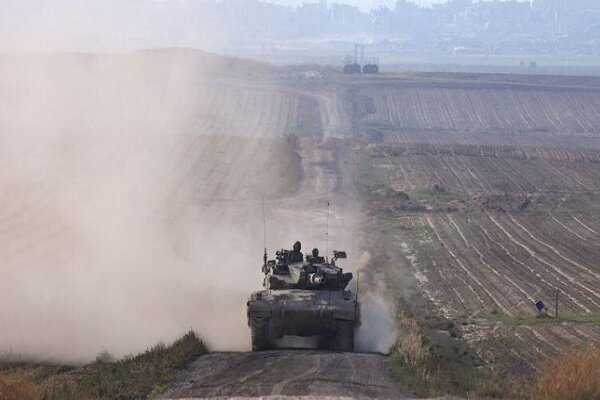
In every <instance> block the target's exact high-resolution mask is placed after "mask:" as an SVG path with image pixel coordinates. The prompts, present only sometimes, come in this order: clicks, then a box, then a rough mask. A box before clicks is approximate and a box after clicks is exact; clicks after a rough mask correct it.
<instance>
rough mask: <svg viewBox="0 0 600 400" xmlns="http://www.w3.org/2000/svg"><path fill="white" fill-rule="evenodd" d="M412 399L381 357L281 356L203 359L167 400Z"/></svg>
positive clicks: (302, 353)
mask: <svg viewBox="0 0 600 400" xmlns="http://www.w3.org/2000/svg"><path fill="white" fill-rule="evenodd" d="M265 396H272V397H274V398H282V397H285V398H289V397H303V398H340V397H352V398H394V399H398V398H401V399H405V398H409V397H411V396H410V392H409V391H408V390H407V389H406V388H404V387H402V386H400V384H399V383H398V382H397V381H396V380H395V379H394V378H393V377H392V376H391V371H390V369H389V366H388V362H387V358H386V357H384V356H382V355H377V354H350V353H329V352H320V351H310V350H302V351H300V350H288V351H286V350H281V351H268V352H258V353H213V354H209V355H206V356H203V357H200V358H199V359H198V360H197V361H195V362H194V363H193V364H192V365H191V366H190V368H189V370H188V371H187V372H186V376H185V378H184V379H182V380H181V381H180V382H179V383H178V384H176V385H175V386H174V387H173V388H171V389H170V390H169V391H168V392H167V393H166V394H165V395H164V397H163V398H167V399H182V398H186V399H188V398H229V397H247V398H253V397H265Z"/></svg>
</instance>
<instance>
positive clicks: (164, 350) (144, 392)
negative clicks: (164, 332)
mask: <svg viewBox="0 0 600 400" xmlns="http://www.w3.org/2000/svg"><path fill="white" fill-rule="evenodd" d="M205 353H207V348H206V346H205V344H204V342H203V341H202V339H200V338H199V337H198V336H197V335H196V334H195V333H194V332H193V331H190V332H188V333H187V334H186V335H185V336H183V337H182V338H180V339H178V340H176V341H175V342H173V343H172V344H170V345H165V344H162V343H159V344H157V345H155V346H154V347H152V348H150V349H148V350H146V351H144V352H143V353H140V354H137V355H135V356H126V357H124V358H123V359H121V360H118V361H114V360H113V359H112V357H111V356H110V354H108V353H107V352H105V351H104V352H101V353H99V354H98V357H97V359H96V361H95V362H94V363H92V364H88V365H86V366H84V367H81V368H64V367H62V368H61V367H56V366H40V365H28V364H22V365H17V366H11V367H10V368H9V367H8V366H7V367H6V368H4V371H2V370H0V399H1V400H21V399H23V400H28V399H31V400H59V399H60V400H62V399H67V400H69V399H89V400H99V399H121V400H128V399H151V398H154V397H155V396H158V395H159V394H161V393H163V392H164V390H165V389H166V388H167V386H168V385H169V384H170V383H172V382H175V381H176V380H177V378H179V377H180V374H181V373H182V371H183V369H184V368H185V367H186V366H187V365H188V364H190V363H191V362H192V361H194V360H195V359H197V358H198V357H200V356H201V355H203V354H205ZM3 376H4V378H3Z"/></svg>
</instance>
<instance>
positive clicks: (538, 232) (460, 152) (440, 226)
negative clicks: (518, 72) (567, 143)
mask: <svg viewBox="0 0 600 400" xmlns="http://www.w3.org/2000/svg"><path fill="white" fill-rule="evenodd" d="M358 153H359V154H361V155H360V156H359V157H360V158H361V159H362V160H363V161H362V163H361V165H363V166H365V165H368V166H366V167H365V169H363V170H362V174H363V176H362V179H363V180H364V181H365V182H367V183H366V190H367V191H369V192H370V194H369V195H370V196H371V198H372V199H374V200H375V201H374V203H373V204H374V207H373V208H374V209H376V210H378V211H376V214H378V213H381V214H383V215H386V217H387V218H388V219H387V220H388V229H391V230H392V231H393V232H394V242H395V244H396V246H398V248H399V249H401V251H402V253H403V254H404V255H405V256H406V257H407V258H408V259H409V260H410V264H411V266H412V269H413V271H412V272H413V275H414V276H415V278H416V282H418V285H419V287H420V288H421V289H422V291H423V293H425V294H426V296H427V297H428V298H429V300H430V301H431V302H432V304H434V305H435V307H436V308H438V309H439V311H440V312H441V313H442V314H443V315H444V316H445V317H447V318H449V319H452V320H457V321H464V322H463V324H462V331H463V334H464V335H465V337H466V338H467V339H468V340H469V341H470V342H471V343H473V344H474V345H475V346H476V348H477V349H478V351H479V352H480V354H481V355H482V356H484V357H485V358H486V359H487V360H488V361H490V362H491V363H492V364H500V365H503V367H504V368H506V370H509V371H510V369H511V368H512V367H515V366H518V367H520V368H518V369H517V370H518V371H521V372H522V371H528V372H531V371H532V370H535V369H536V368H537V366H538V365H541V364H540V363H542V362H543V361H545V360H547V359H548V358H550V357H554V356H556V355H557V354H559V353H560V352H561V351H564V350H566V349H569V348H571V347H581V346H584V345H586V344H589V343H595V344H599V343H600V290H598V288H599V287H600V268H599V267H598V264H597V260H598V257H599V256H600V252H599V250H598V248H599V246H600V212H599V209H598V207H599V206H600V204H599V201H598V200H599V199H598V196H597V191H598V182H599V181H598V179H597V176H596V175H597V166H598V163H597V161H596V160H597V157H598V155H599V154H598V152H597V151H594V150H581V151H580V150H577V151H575V150H566V149H547V148H541V149H523V148H519V149H517V148H507V147H483V146H456V145H449V146H439V145H438V146H432V145H397V146H389V145H388V146H379V147H369V146H366V147H365V148H364V149H362V150H359V152H358ZM365 153H366V154H368V156H366V155H365ZM367 159H368V161H367ZM386 188H387V189H386ZM390 217H391V218H392V219H390ZM390 221H391V222H390ZM557 292H558V295H559V318H558V319H537V318H535V315H536V310H535V307H534V303H535V301H537V300H539V299H542V300H544V301H545V303H546V304H547V305H548V307H549V310H550V313H551V314H552V315H554V300H555V296H556V293H557ZM499 343H502V345H499ZM513 372H514V371H513Z"/></svg>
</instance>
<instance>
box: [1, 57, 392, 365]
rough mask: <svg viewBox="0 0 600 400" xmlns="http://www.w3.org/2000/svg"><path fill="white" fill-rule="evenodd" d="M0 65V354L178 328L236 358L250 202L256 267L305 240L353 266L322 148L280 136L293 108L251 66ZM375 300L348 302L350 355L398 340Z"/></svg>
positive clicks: (290, 124) (132, 343) (218, 62)
mask: <svg viewBox="0 0 600 400" xmlns="http://www.w3.org/2000/svg"><path fill="white" fill-rule="evenodd" d="M0 57H1V58H2V63H0V221H2V224H1V226H0V304H1V307H0V357H12V358H36V359H39V358H44V359H48V360H52V361H58V362H69V363H70V362H85V361H88V360H90V359H93V358H94V357H95V356H96V355H97V354H98V353H99V352H100V351H102V350H107V351H108V352H110V353H111V354H113V355H114V356H116V357H119V356H123V355H126V354H130V353H135V352H138V351H142V350H144V349H145V348H147V347H148V346H152V345H154V344H156V343H157V342H159V341H165V342H168V341H171V340H174V339H175V338H177V337H179V336H181V335H182V334H183V333H184V332H185V331H186V330H188V329H194V330H196V331H197V332H198V333H199V334H200V335H202V337H203V338H204V339H205V341H206V342H207V344H208V345H209V347H210V348H211V349H213V350H228V351H233V350H248V349H249V348H250V335H249V329H248V327H247V325H246V315H245V303H246V299H247V296H248V295H249V293H250V292H251V291H253V290H257V289H260V288H261V282H262V276H261V263H262V249H263V247H264V242H263V217H262V202H261V200H260V199H261V198H263V197H264V198H265V205H266V220H267V232H268V241H267V245H268V249H269V252H270V256H271V257H273V253H274V251H275V249H277V248H281V247H290V246H291V245H292V243H293V242H294V241H295V240H302V241H303V243H304V248H303V251H310V249H312V247H319V248H320V250H321V252H322V253H323V252H324V250H325V248H327V249H328V250H329V251H328V252H329V254H331V251H332V250H333V249H337V250H346V251H347V252H348V254H349V256H350V259H349V260H348V261H349V262H348V263H347V265H346V263H341V265H342V266H343V267H345V268H347V269H349V270H352V269H355V270H356V269H359V268H360V265H358V266H354V265H352V259H353V258H354V257H356V256H357V255H356V254H355V252H354V250H355V248H356V238H357V235H356V233H357V232H358V227H359V226H360V217H359V212H357V209H356V206H355V205H353V204H352V201H353V200H352V199H350V200H346V201H344V200H343V199H344V198H345V197H347V196H346V195H347V193H344V192H341V193H337V192H336V189H335V188H337V185H338V180H339V179H338V178H339V176H338V174H340V173H341V169H340V168H339V167H335V165H334V164H335V159H336V157H335V156H334V151H335V148H334V146H330V145H327V144H326V139H323V138H320V139H319V132H314V137H313V138H312V139H310V138H306V137H305V138H304V139H301V140H300V139H299V140H297V141H293V140H291V139H290V136H285V135H284V136H281V135H282V133H281V132H282V131H287V132H289V131H290V130H291V131H294V129H296V128H295V126H294V122H295V121H297V120H295V119H294V118H299V117H298V115H300V113H299V112H298V107H300V104H301V101H300V100H299V99H298V98H297V97H298V95H292V94H290V93H286V92H285V90H283V88H280V87H277V86H276V85H274V84H273V83H271V82H269V81H268V79H264V82H262V81H260V79H254V78H253V79H250V78H248V75H252V74H255V75H256V74H257V72H256V71H257V69H258V70H259V72H260V74H264V72H265V70H266V68H265V67H263V66H257V65H256V64H253V63H248V64H244V63H242V62H239V61H237V62H232V60H230V59H229V60H228V59H222V58H218V57H214V56H210V55H207V54H205V53H202V52H199V51H193V50H174V49H173V50H156V51H140V52H133V53H127V54H112V55H107V54H105V55H90V54H46V55H39V54H38V55H18V56H17V55H4V56H0ZM250 81H251V82H252V83H249V82H250ZM294 96H296V97H294ZM293 116H296V117H293ZM326 128H327V127H324V130H326ZM315 150H318V151H315ZM298 153H301V154H302V157H299V156H298ZM288 192H289V193H294V195H288V194H286V193H288ZM330 199H331V200H332V207H331V209H330V210H329V211H328V210H327V206H326V204H327V201H328V200H330ZM327 221H329V236H328V238H329V241H328V242H327V244H326V240H325V232H326V230H327ZM361 260H362V261H361ZM361 260H359V264H360V263H361V262H364V260H363V259H362V258H361ZM351 284H352V283H351ZM378 292H379V289H378V288H369V290H366V291H363V292H361V302H362V304H363V311H362V318H363V326H362V327H361V328H360V330H359V332H358V337H357V341H358V342H357V343H358V348H359V349H361V350H364V351H379V352H385V351H387V350H388V349H389V346H390V345H391V344H390V343H389V341H390V340H392V339H393V338H394V337H395V329H394V327H393V323H391V322H390V321H393V313H392V310H390V309H389V307H387V306H386V302H385V301H383V299H381V298H380V297H379V295H378V294H377V295H376V293H378Z"/></svg>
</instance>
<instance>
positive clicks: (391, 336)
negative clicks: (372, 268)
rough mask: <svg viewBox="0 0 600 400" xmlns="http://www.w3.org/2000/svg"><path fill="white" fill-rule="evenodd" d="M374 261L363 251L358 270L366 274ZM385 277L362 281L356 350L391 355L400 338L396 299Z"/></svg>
mask: <svg viewBox="0 0 600 400" xmlns="http://www.w3.org/2000/svg"><path fill="white" fill-rule="evenodd" d="M370 262H371V254H370V253H369V252H368V251H365V252H363V253H362V254H360V256H359V257H358V259H357V261H356V264H355V269H356V271H357V272H358V273H359V275H358V276H359V280H360V274H361V273H362V274H363V276H364V274H365V273H367V268H368V267H369V263H370ZM387 292H388V290H387V289H386V288H385V287H384V284H383V281H382V280H381V279H377V280H372V279H369V280H368V281H366V282H365V280H364V279H363V281H362V282H359V301H360V312H361V325H360V327H359V328H358V330H357V332H356V338H355V346H356V350H358V351H364V352H377V353H383V354H388V353H389V351H390V349H391V348H392V346H393V345H394V344H395V343H396V340H397V338H398V325H397V323H396V320H395V312H394V307H393V301H390V300H389V299H388V298H387V296H388V293H387Z"/></svg>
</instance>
